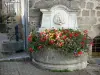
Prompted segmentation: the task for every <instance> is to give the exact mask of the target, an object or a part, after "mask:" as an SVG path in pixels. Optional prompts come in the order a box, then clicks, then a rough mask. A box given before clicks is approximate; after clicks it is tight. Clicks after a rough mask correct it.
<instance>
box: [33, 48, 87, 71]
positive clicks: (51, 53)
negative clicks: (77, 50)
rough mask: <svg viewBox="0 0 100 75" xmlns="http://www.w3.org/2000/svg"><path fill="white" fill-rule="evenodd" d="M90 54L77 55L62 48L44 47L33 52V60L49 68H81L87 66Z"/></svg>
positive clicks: (71, 69) (40, 65) (42, 66)
mask: <svg viewBox="0 0 100 75" xmlns="http://www.w3.org/2000/svg"><path fill="white" fill-rule="evenodd" d="M87 59H88V54H87V53H84V54H83V55H81V56H78V57H75V56H74V55H73V53H66V52H64V51H61V50H54V49H44V50H40V51H39V52H35V53H32V62H33V63H35V64H36V65H38V66H39V67H41V68H43V69H49V70H70V71H73V70H81V69H84V68H86V66H87Z"/></svg>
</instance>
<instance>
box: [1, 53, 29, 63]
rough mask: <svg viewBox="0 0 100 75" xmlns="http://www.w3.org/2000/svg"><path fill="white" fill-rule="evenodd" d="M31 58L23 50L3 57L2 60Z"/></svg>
mask: <svg viewBox="0 0 100 75" xmlns="http://www.w3.org/2000/svg"><path fill="white" fill-rule="evenodd" d="M29 60H30V55H29V54H28V53H26V52H22V53H15V54H12V55H10V56H8V57H5V58H1V59H0V62H4V61H6V62H9V61H29Z"/></svg>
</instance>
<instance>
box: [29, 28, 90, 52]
mask: <svg viewBox="0 0 100 75" xmlns="http://www.w3.org/2000/svg"><path fill="white" fill-rule="evenodd" d="M28 40H29V48H32V49H33V50H34V51H38V50H39V49H41V48H43V47H44V48H51V49H52V48H53V49H56V50H58V49H61V50H63V51H67V52H69V53H73V52H80V51H84V52H85V51H86V50H87V49H88V46H87V44H89V40H88V34H87V30H85V31H84V32H80V31H79V30H73V29H58V30H57V29H51V30H49V29H46V30H45V31H43V32H40V33H36V32H34V31H32V32H31V33H30V35H29V38H28Z"/></svg>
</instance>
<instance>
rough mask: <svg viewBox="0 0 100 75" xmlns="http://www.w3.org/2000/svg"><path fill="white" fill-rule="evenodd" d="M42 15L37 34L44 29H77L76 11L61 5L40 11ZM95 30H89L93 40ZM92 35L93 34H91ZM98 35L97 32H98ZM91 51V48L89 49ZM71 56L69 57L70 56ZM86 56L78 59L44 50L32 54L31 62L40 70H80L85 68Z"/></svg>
mask: <svg viewBox="0 0 100 75" xmlns="http://www.w3.org/2000/svg"><path fill="white" fill-rule="evenodd" d="M40 11H41V12H42V13H43V14H42V23H41V27H40V28H39V32H41V31H43V30H45V29H52V28H55V29H58V28H62V27H63V28H65V29H67V28H71V29H78V24H77V16H76V13H77V11H76V10H71V9H69V8H67V7H66V6H63V5H56V6H53V7H52V8H47V9H40ZM94 29H95V28H94V27H93V28H91V31H89V36H90V37H91V38H94V37H95V36H96V35H97V34H95V30H94ZM91 33H94V34H91ZM98 33H99V32H98ZM89 49H91V47H90V48H89ZM70 55H71V56H70ZM87 60H88V54H87V53H86V54H84V55H82V56H80V57H74V56H72V54H68V55H67V56H66V55H64V54H63V52H59V51H57V50H51V49H49V48H48V49H44V50H41V51H39V52H37V53H32V62H33V63H35V64H36V65H38V66H39V67H41V68H45V69H49V70H70V71H73V70H81V69H84V68H86V66H87Z"/></svg>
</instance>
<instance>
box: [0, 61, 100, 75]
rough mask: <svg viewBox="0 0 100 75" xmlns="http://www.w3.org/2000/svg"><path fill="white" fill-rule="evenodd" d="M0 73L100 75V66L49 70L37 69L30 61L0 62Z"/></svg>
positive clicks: (1, 74) (22, 74)
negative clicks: (69, 69) (58, 70)
mask: <svg viewBox="0 0 100 75" xmlns="http://www.w3.org/2000/svg"><path fill="white" fill-rule="evenodd" d="M0 75H100V66H98V65H95V64H92V65H88V67H87V68H86V69H84V70H81V71H74V72H50V71H48V70H41V69H38V68H36V67H34V65H32V64H31V63H30V62H0Z"/></svg>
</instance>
